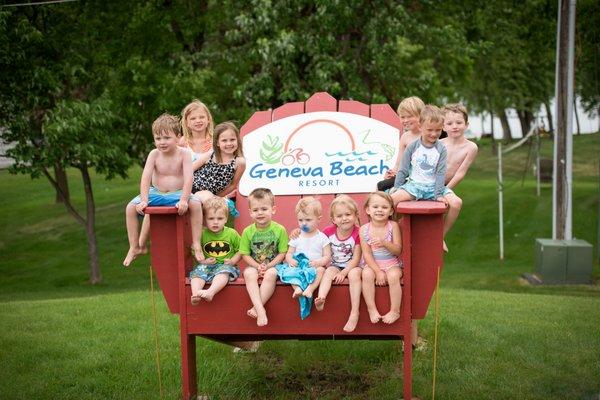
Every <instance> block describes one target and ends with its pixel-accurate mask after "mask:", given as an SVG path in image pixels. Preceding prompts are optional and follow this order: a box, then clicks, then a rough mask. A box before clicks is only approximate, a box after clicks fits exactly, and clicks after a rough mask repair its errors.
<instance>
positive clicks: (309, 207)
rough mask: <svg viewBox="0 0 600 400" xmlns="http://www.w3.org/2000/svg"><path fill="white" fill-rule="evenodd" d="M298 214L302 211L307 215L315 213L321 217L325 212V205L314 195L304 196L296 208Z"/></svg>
mask: <svg viewBox="0 0 600 400" xmlns="http://www.w3.org/2000/svg"><path fill="white" fill-rule="evenodd" d="M294 211H295V213H296V215H298V214H300V213H302V214H306V215H315V216H316V217H320V216H321V215H322V214H323V207H322V206H321V202H320V201H319V200H317V199H316V198H314V197H312V196H307V197H303V198H301V199H300V200H298V203H296V208H295V209H294Z"/></svg>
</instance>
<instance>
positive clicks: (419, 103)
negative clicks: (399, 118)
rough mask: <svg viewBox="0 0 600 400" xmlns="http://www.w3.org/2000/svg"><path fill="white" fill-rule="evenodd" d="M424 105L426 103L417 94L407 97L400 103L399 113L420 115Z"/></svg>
mask: <svg viewBox="0 0 600 400" xmlns="http://www.w3.org/2000/svg"><path fill="white" fill-rule="evenodd" d="M423 107H425V103H423V100H421V99H420V98H418V97H417V96H411V97H407V98H405V99H404V100H402V101H401V102H400V104H398V115H400V114H410V115H412V116H414V117H418V116H419V115H421V111H422V110H423Z"/></svg>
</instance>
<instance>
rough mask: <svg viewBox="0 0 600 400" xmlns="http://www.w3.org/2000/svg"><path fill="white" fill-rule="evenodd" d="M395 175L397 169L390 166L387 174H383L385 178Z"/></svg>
mask: <svg viewBox="0 0 600 400" xmlns="http://www.w3.org/2000/svg"><path fill="white" fill-rule="evenodd" d="M394 176H396V170H395V169H391V168H390V169H388V170H387V171H385V174H384V175H383V179H389V178H392V177H394Z"/></svg>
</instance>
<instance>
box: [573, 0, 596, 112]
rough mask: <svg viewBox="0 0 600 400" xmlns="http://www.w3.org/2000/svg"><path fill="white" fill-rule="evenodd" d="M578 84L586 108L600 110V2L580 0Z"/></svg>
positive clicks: (577, 57)
mask: <svg viewBox="0 0 600 400" xmlns="http://www.w3.org/2000/svg"><path fill="white" fill-rule="evenodd" d="M575 46H576V47H575V85H576V86H577V93H578V94H579V95H580V96H581V100H582V103H583V105H584V106H585V108H586V111H588V112H593V111H595V113H596V115H599V114H600V3H599V2H597V1H595V0H580V1H578V2H577V31H576V36H575Z"/></svg>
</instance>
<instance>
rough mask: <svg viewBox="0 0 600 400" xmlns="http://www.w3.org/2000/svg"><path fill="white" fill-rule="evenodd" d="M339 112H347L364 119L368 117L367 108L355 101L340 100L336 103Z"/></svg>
mask: <svg viewBox="0 0 600 400" xmlns="http://www.w3.org/2000/svg"><path fill="white" fill-rule="evenodd" d="M338 111H339V112H347V113H352V114H357V115H362V116H365V117H368V116H369V112H370V109H369V106H368V105H367V104H365V103H361V102H360V101H356V100H340V101H339V103H338Z"/></svg>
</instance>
